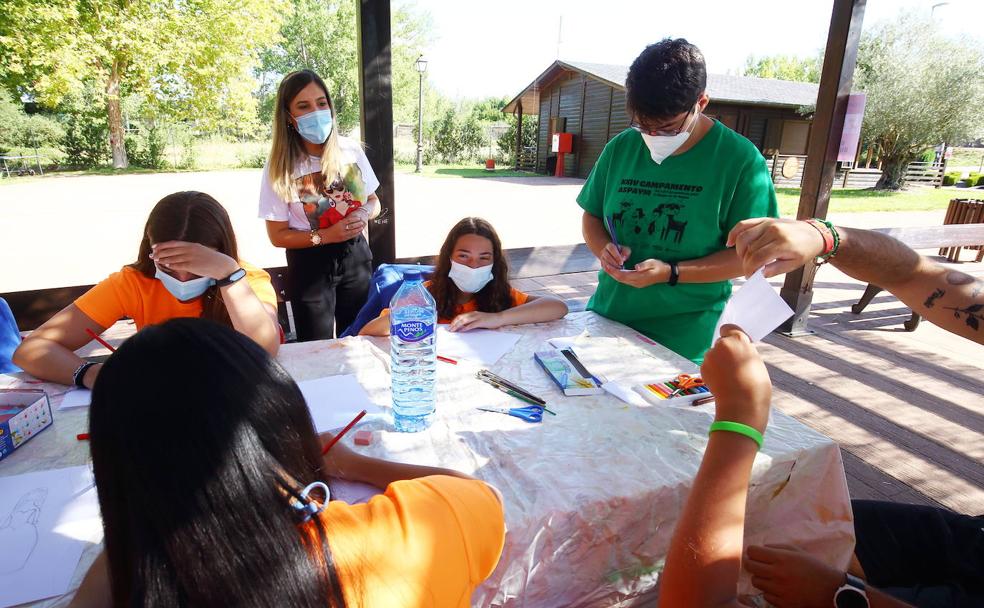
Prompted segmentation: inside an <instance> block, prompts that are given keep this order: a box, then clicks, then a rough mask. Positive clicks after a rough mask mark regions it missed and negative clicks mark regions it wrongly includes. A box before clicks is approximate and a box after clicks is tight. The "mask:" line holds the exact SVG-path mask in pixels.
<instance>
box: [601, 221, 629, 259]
mask: <svg viewBox="0 0 984 608" xmlns="http://www.w3.org/2000/svg"><path fill="white" fill-rule="evenodd" d="M605 224H606V225H607V226H608V234H610V235H612V244H614V245H615V249H617V250H618V255H619V256H621V255H622V246H621V245H619V244H618V237H617V236H615V219H614V218H613V217H612V216H610V215H606V216H605ZM618 267H619V268H621V269H624V268H625V265H624V264H619V265H618Z"/></svg>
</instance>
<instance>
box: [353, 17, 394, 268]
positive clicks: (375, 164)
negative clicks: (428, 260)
mask: <svg viewBox="0 0 984 608" xmlns="http://www.w3.org/2000/svg"><path fill="white" fill-rule="evenodd" d="M357 1H358V11H357V13H356V25H357V27H358V32H359V34H358V35H359V117H360V124H361V126H362V141H364V142H365V143H366V156H367V157H368V158H369V164H370V165H372V168H373V171H375V173H376V177H377V178H379V188H378V189H377V190H376V196H378V197H379V203H380V206H381V209H380V213H379V216H378V217H377V218H376V219H374V220H372V221H370V222H369V247H370V248H371V249H372V263H373V267H374V268H375V267H377V266H379V265H380V264H390V263H392V262H393V261H394V260H396V214H395V213H396V192H395V190H394V186H393V87H392V69H391V59H390V3H389V0H357Z"/></svg>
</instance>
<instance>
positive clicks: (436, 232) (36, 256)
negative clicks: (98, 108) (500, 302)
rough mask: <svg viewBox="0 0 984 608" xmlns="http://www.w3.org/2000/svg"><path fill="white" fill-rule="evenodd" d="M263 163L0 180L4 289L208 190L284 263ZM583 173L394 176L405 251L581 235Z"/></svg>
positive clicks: (38, 285)
mask: <svg viewBox="0 0 984 608" xmlns="http://www.w3.org/2000/svg"><path fill="white" fill-rule="evenodd" d="M259 181H260V170H259V169H252V170H238V171H212V172H202V173H156V174H146V175H114V176H109V175H107V176H95V175H93V176H82V177H77V176H76V177H62V176H50V177H45V178H43V179H35V180H30V181H23V182H16V181H14V183H9V184H3V185H0V217H2V218H3V219H2V221H0V269H2V271H0V293H2V292H7V291H21V290H28V289H42V288H46V287H55V286H66V285H85V284H89V283H95V282H97V281H99V280H100V279H102V278H104V277H105V276H106V275H108V274H109V273H111V272H113V271H116V270H119V268H120V267H121V266H123V265H124V264H127V263H130V262H132V261H133V260H134V258H135V256H136V253H137V245H138V244H139V241H140V234H141V231H142V230H143V226H144V223H145V222H146V220H147V215H148V213H149V212H150V209H151V208H152V207H153V206H154V204H155V203H156V202H157V201H158V200H160V199H161V198H162V197H163V196H165V195H167V194H170V193H171V192H176V191H179V190H200V191H203V192H208V193H209V194H211V195H212V196H214V197H216V199H218V201H219V202H220V203H222V204H223V205H224V206H225V207H226V208H227V209H228V210H229V215H230V216H231V218H232V222H233V226H234V227H235V230H236V235H237V237H238V239H239V247H240V254H241V255H242V257H243V258H244V259H246V260H248V261H250V262H252V263H254V264H257V265H260V266H264V267H271V266H282V265H284V263H285V262H284V254H283V250H281V249H276V248H274V247H273V246H271V245H270V242H269V240H267V236H266V230H265V226H264V223H263V222H262V221H261V220H259V219H257V217H256V206H257V190H258V188H259ZM582 183H583V180H580V179H575V178H561V179H558V178H553V177H524V178H508V177H503V178H483V179H466V178H428V177H420V176H416V175H412V174H397V175H396V193H397V199H396V204H397V206H396V218H397V225H398V231H397V256H398V257H409V256H421V255H429V254H433V253H436V252H437V250H438V249H439V248H440V245H441V242H442V241H443V239H444V236H445V235H446V234H447V231H448V229H449V228H450V227H451V226H452V225H454V223H455V222H457V221H458V220H459V219H461V218H462V217H465V216H468V215H478V216H481V217H484V218H486V219H488V220H489V221H491V222H492V225H494V226H495V227H496V229H497V230H498V231H499V234H500V236H501V237H502V240H503V244H504V246H505V247H506V248H509V249H511V248H517V247H535V246H544V245H568V244H573V243H580V242H581V210H580V208H579V207H578V206H577V204H576V203H575V202H574V199H575V197H576V196H577V193H578V192H579V191H580V188H581V184H582ZM942 216H943V212H942V211H937V212H919V213H893V214H883V213H856V214H847V215H844V216H833V218H834V219H835V220H836V221H838V222H842V223H844V224H846V225H851V226H859V227H881V226H886V225H892V226H904V225H921V224H926V223H931V224H939V223H942Z"/></svg>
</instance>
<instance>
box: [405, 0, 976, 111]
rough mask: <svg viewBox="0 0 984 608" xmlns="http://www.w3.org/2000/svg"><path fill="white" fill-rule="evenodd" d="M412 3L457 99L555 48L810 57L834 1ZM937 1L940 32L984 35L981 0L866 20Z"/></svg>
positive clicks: (882, 2) (723, 59)
mask: <svg viewBox="0 0 984 608" xmlns="http://www.w3.org/2000/svg"><path fill="white" fill-rule="evenodd" d="M413 4H415V6H416V10H418V11H423V12H427V13H429V14H430V18H431V22H432V24H433V42H432V44H430V45H429V47H428V48H426V49H425V51H424V55H425V57H426V59H427V60H428V65H427V74H426V77H427V83H428V85H429V86H433V87H435V88H436V89H438V90H439V91H441V92H442V93H444V94H445V95H448V96H450V97H453V98H481V97H489V96H498V97H509V98H512V97H513V96H515V95H517V94H518V93H519V92H520V91H521V90H522V89H523V88H525V87H526V86H527V85H528V84H530V82H532V81H533V79H534V78H536V76H537V75H539V74H540V73H541V72H542V71H543V70H545V69H546V68H547V67H548V66H549V65H550V64H551V63H552V62H553V61H554V60H555V59H557V58H558V50H559V58H561V59H568V60H572V61H585V62H591V63H612V64H620V65H628V64H630V63H632V60H633V59H634V58H635V57H636V56H637V55H638V54H639V52H640V51H642V49H643V48H645V46H646V45H647V44H650V43H652V42H655V41H657V40H659V39H661V38H664V37H666V36H672V37H684V38H687V39H688V40H689V41H690V42H692V43H694V44H696V45H697V46H698V47H700V49H701V50H702V51H703V53H704V57H705V59H706V60H707V69H708V71H709V72H711V73H719V74H723V73H739V70H740V68H741V67H742V66H743V65H744V63H745V59H746V58H747V57H748V56H749V55H756V56H762V55H774V54H779V53H785V54H794V55H800V56H806V55H813V54H814V53H816V52H817V51H818V50H819V49H820V48H822V47H823V46H824V45H825V43H826V38H827V30H828V28H829V27H830V10H831V6H832V0H786V1H781V0H696V1H694V0H692V1H690V2H680V1H675V2H667V1H665V0H600V1H599V0H565V1H563V2H561V1H559V0H497V1H495V2H476V1H475V0H416V2H414V3H413ZM934 4H942V6H938V7H937V8H936V9H935V12H934V14H933V16H934V18H935V19H937V20H938V21H939V22H940V23H941V26H942V27H943V29H944V31H945V32H946V33H948V34H952V35H960V34H967V35H971V36H975V37H981V36H982V34H981V30H980V27H981V24H982V23H984V1H982V0H950V1H949V2H945V1H944V0H868V3H867V7H866V9H865V15H864V23H865V24H866V25H870V24H872V23H875V22H878V21H885V20H890V19H893V18H894V17H895V15H896V14H897V13H898V12H899V11H900V10H904V9H912V10H916V11H920V12H924V13H925V14H927V15H928V14H930V11H931V7H932V6H933V5H934ZM643 7H644V8H643ZM561 23H562V24H563V27H562V28H560V27H559V26H560V25H561ZM558 30H560V44H559V45H558ZM975 30H976V31H975Z"/></svg>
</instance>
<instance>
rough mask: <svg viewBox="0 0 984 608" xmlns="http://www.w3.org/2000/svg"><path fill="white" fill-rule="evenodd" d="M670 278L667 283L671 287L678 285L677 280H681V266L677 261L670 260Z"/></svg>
mask: <svg viewBox="0 0 984 608" xmlns="http://www.w3.org/2000/svg"><path fill="white" fill-rule="evenodd" d="M669 264H670V278H669V279H667V281H666V284H667V285H669V286H670V287H676V284H677V281H679V280H680V267H679V266H677V263H676V262H670V263H669Z"/></svg>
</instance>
